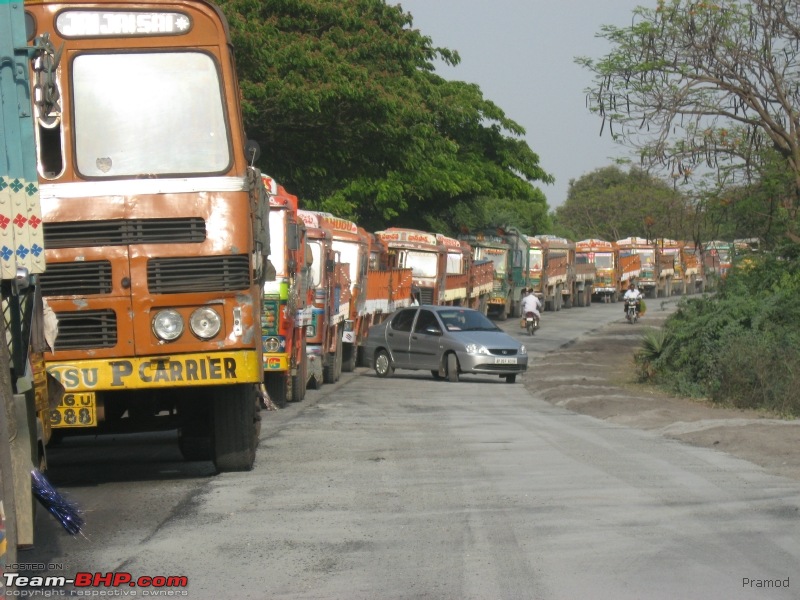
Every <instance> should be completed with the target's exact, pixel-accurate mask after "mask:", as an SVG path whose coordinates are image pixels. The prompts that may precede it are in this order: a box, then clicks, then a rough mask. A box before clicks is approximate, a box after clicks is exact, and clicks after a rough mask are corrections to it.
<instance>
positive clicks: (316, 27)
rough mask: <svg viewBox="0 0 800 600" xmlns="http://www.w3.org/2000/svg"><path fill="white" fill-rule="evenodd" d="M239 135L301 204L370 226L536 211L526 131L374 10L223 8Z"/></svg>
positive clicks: (302, 0)
mask: <svg viewBox="0 0 800 600" xmlns="http://www.w3.org/2000/svg"><path fill="white" fill-rule="evenodd" d="M220 6H221V7H222V9H223V11H224V12H225V14H226V16H227V17H228V20H229V22H230V26H231V35H232V39H233V43H234V46H235V48H236V54H237V69H238V71H239V76H240V83H241V89H242V95H243V112H244V117H245V122H246V126H247V129H248V134H249V135H250V137H252V138H254V139H255V140H256V141H258V142H259V143H260V145H261V147H262V157H261V159H260V161H259V163H260V166H261V167H262V168H263V170H264V171H265V172H267V173H269V174H270V175H272V176H273V177H275V178H276V179H277V180H278V181H280V182H281V183H282V184H283V185H284V186H285V187H286V188H287V189H289V190H291V191H292V192H293V193H296V194H297V195H298V196H299V197H300V199H301V204H303V205H304V206H305V207H310V208H321V209H325V210H330V211H331V212H334V213H336V214H338V215H340V216H343V217H349V218H352V219H354V220H356V221H357V222H359V224H362V225H364V226H365V227H368V228H378V227H384V226H386V225H388V224H392V225H413V226H416V227H420V226H421V222H428V223H435V222H444V221H447V218H448V216H449V214H450V211H451V208H452V206H453V205H454V204H461V203H465V204H473V203H476V202H477V199H478V198H480V197H487V196H492V197H501V198H507V199H510V200H518V201H522V202H532V203H542V204H543V206H544V207H546V201H545V200H544V196H543V195H542V194H541V192H539V191H538V190H537V189H536V188H535V187H534V186H533V185H532V184H533V183H534V182H537V181H541V182H549V181H551V180H552V178H551V176H550V175H548V174H547V173H545V172H544V171H543V170H542V169H541V167H540V166H539V157H538V156H537V155H536V154H535V153H534V152H533V151H532V150H531V149H530V148H529V147H528V146H527V144H526V143H525V142H524V141H523V140H522V137H521V136H522V135H524V130H523V128H522V127H520V126H519V125H518V124H517V123H515V122H514V121H512V120H511V119H509V118H508V117H506V115H505V114H504V113H503V111H502V110H501V109H500V108H499V107H497V106H496V105H495V104H494V103H492V102H491V101H489V100H487V99H485V98H484V97H483V95H482V93H481V91H480V89H479V88H478V86H476V85H471V84H467V83H464V82H458V81H447V80H445V79H443V78H441V77H439V76H437V75H436V74H435V73H434V72H433V71H434V67H433V61H434V60H435V59H437V58H438V59H441V60H443V61H444V62H445V63H446V64H450V65H455V64H457V63H458V62H459V60H460V59H459V56H458V54H457V53H456V52H453V51H450V50H448V49H445V48H438V47H435V46H433V45H432V41H431V39H430V38H428V37H426V36H424V35H423V34H422V33H420V32H419V31H418V30H416V29H413V28H412V27H411V25H412V17H411V15H410V14H407V13H405V12H403V10H402V8H401V7H399V6H390V5H387V4H386V3H385V2H384V0H224V1H222V2H221V3H220Z"/></svg>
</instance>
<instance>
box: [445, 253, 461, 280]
mask: <svg viewBox="0 0 800 600" xmlns="http://www.w3.org/2000/svg"><path fill="white" fill-rule="evenodd" d="M463 272H464V255H463V254H461V253H460V252H459V253H458V254H448V255H447V274H448V275H461V274H462V273H463Z"/></svg>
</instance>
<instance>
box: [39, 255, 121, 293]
mask: <svg viewBox="0 0 800 600" xmlns="http://www.w3.org/2000/svg"><path fill="white" fill-rule="evenodd" d="M39 282H40V285H41V288H42V295H43V296H75V295H78V296H88V295H91V294H110V293H111V263H110V262H109V261H107V260H99V261H90V262H73V263H48V265H47V270H46V271H45V272H44V273H42V274H41V275H40V276H39Z"/></svg>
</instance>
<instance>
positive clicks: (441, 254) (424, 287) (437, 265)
mask: <svg viewBox="0 0 800 600" xmlns="http://www.w3.org/2000/svg"><path fill="white" fill-rule="evenodd" d="M375 235H377V236H378V238H380V239H381V240H382V241H383V242H385V243H386V245H387V247H388V249H389V264H390V265H392V266H395V267H399V268H404V269H411V272H412V276H413V280H412V285H413V288H414V293H415V294H417V296H418V298H417V300H418V301H419V303H420V304H444V300H445V296H446V294H445V287H446V276H447V271H446V269H447V252H448V251H447V247H446V246H445V244H444V241H443V240H442V239H439V238H437V236H436V234H434V233H427V232H425V231H419V230H418V229H405V228H402V227H390V228H388V229H386V230H384V231H377V232H376V233H375ZM442 237H443V236H442ZM459 252H460V249H459ZM451 293H452V292H451Z"/></svg>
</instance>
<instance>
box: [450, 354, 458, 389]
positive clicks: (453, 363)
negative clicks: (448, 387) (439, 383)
mask: <svg viewBox="0 0 800 600" xmlns="http://www.w3.org/2000/svg"><path fill="white" fill-rule="evenodd" d="M447 381H449V382H450V383H458V357H457V356H456V355H455V354H453V353H452V352H451V353H450V354H448V355H447Z"/></svg>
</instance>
